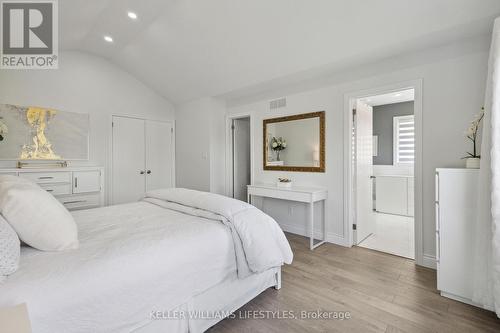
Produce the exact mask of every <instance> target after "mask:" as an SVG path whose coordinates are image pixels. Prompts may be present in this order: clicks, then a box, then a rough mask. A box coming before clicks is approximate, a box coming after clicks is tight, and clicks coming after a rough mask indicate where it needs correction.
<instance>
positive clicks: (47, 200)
mask: <svg viewBox="0 0 500 333" xmlns="http://www.w3.org/2000/svg"><path fill="white" fill-rule="evenodd" d="M0 213H1V214H2V215H3V217H4V218H5V219H6V220H7V221H8V222H9V224H10V225H11V226H12V228H13V229H14V230H15V231H16V232H17V235H18V236H19V238H20V239H21V240H22V241H23V242H25V243H26V244H28V245H30V246H32V247H34V248H36V249H39V250H43V251H62V250H68V249H75V248H77V247H78V229H77V226H76V223H75V220H74V219H73V216H72V215H71V214H70V213H69V212H68V210H67V209H66V208H65V207H64V206H63V205H62V204H61V203H60V202H59V201H57V199H56V198H54V197H53V196H52V195H51V194H49V193H48V192H47V191H44V190H43V189H42V188H41V187H40V186H38V185H37V184H35V183H32V182H31V181H29V180H26V179H22V178H20V177H16V176H1V177H0Z"/></svg>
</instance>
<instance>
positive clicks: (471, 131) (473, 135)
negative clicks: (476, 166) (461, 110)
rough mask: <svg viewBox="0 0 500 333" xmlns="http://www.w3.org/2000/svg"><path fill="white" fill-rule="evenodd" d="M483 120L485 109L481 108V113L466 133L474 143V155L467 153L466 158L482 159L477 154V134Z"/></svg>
mask: <svg viewBox="0 0 500 333" xmlns="http://www.w3.org/2000/svg"><path fill="white" fill-rule="evenodd" d="M483 118H484V107H483V108H481V112H480V113H479V114H477V115H476V116H475V117H474V119H473V120H472V122H471V124H470V126H469V128H468V129H467V130H466V131H465V136H466V137H467V139H469V140H471V141H472V146H473V150H472V153H471V152H467V156H466V157H464V158H481V155H479V154H478V152H477V145H476V142H477V133H478V131H479V126H480V124H481V121H482V120H483Z"/></svg>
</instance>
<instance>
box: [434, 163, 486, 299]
mask: <svg viewBox="0 0 500 333" xmlns="http://www.w3.org/2000/svg"><path fill="white" fill-rule="evenodd" d="M478 179H479V170H469V169H437V170H436V268H437V289H438V290H439V291H440V292H441V295H442V296H445V297H448V298H451V299H454V300H458V301H461V302H464V303H468V304H472V305H476V306H480V307H483V306H482V305H481V304H475V303H473V301H472V297H473V269H472V268H473V267H474V262H473V260H474V248H473V244H474V227H475V222H476V215H477V189H478Z"/></svg>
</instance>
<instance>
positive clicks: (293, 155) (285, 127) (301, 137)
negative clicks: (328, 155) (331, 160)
mask: <svg viewBox="0 0 500 333" xmlns="http://www.w3.org/2000/svg"><path fill="white" fill-rule="evenodd" d="M263 126H264V128H263V133H264V136H263V152H264V156H263V157H264V158H263V166H264V170H276V171H299V172H325V111H320V112H311V113H303V114H297V115H292V116H286V117H279V118H271V119H264V121H263Z"/></svg>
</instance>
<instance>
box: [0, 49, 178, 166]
mask: <svg viewBox="0 0 500 333" xmlns="http://www.w3.org/2000/svg"><path fill="white" fill-rule="evenodd" d="M0 103H4V104H17V105H26V106H30V105H37V106H44V107H49V108H54V109H59V110H63V111H71V112H79V113H89V114H90V156H89V161H87V162H74V163H70V164H71V165H99V166H106V164H107V162H108V161H107V156H108V148H109V139H110V133H111V132H110V131H111V115H112V114H117V115H129V116H137V117H143V118H147V119H153V120H173V119H174V107H173V105H172V104H171V103H170V102H169V101H167V100H166V99H165V98H163V97H161V96H160V95H158V94H157V93H156V92H154V91H153V90H151V89H150V88H148V87H147V86H146V85H144V84H143V83H142V82H140V81H138V80H137V79H136V78H134V77H133V76H132V75H130V74H128V73H127V72H125V71H123V70H121V69H120V68H119V67H117V66H115V65H113V64H112V63H110V62H108V61H107V60H105V59H103V58H100V57H96V56H93V55H90V54H86V53H81V52H61V53H60V56H59V69H57V70H29V71H24V70H2V71H1V73H0ZM13 166H15V162H0V167H13Z"/></svg>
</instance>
